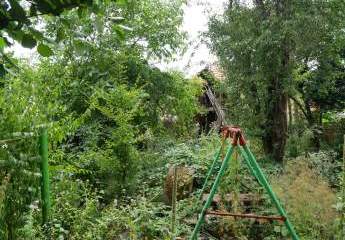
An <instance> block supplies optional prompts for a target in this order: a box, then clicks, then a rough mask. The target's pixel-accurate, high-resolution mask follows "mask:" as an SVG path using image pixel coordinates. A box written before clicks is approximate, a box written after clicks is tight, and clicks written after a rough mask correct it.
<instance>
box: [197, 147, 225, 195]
mask: <svg viewBox="0 0 345 240" xmlns="http://www.w3.org/2000/svg"><path fill="white" fill-rule="evenodd" d="M222 148H223V147H220V148H219V150H218V152H217V153H216V154H215V156H214V160H213V163H212V165H211V167H210V169H209V170H208V172H207V175H206V178H205V181H204V184H203V186H202V188H201V190H200V195H199V199H201V198H202V194H203V192H204V191H205V189H206V187H207V182H208V180H209V178H210V177H211V175H212V172H213V170H214V168H215V167H216V163H217V161H218V160H219V157H220V154H221V153H222Z"/></svg>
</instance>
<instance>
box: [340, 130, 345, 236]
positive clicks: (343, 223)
mask: <svg viewBox="0 0 345 240" xmlns="http://www.w3.org/2000/svg"><path fill="white" fill-rule="evenodd" d="M341 187H342V197H341V200H342V203H343V206H342V210H343V211H342V213H341V218H340V238H341V239H345V135H344V143H343V179H342V186H341Z"/></svg>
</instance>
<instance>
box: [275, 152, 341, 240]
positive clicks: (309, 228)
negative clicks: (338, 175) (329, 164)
mask: <svg viewBox="0 0 345 240" xmlns="http://www.w3.org/2000/svg"><path fill="white" fill-rule="evenodd" d="M307 162H308V160H306V159H305V158H298V159H296V160H294V161H291V162H289V163H288V164H287V166H286V168H285V170H284V173H283V174H282V175H280V176H279V177H278V176H277V177H275V178H274V179H273V184H272V185H273V188H274V190H275V191H276V193H277V194H278V196H279V197H280V199H281V201H282V202H283V203H284V205H285V206H286V209H287V212H288V214H289V216H290V217H291V220H292V223H293V225H294V226H295V227H296V230H297V232H298V234H299V235H300V236H301V237H303V238H304V239H310V240H314V239H330V238H331V237H332V236H333V235H334V234H333V233H334V231H333V230H334V219H335V217H336V211H335V209H334V208H333V205H334V204H335V202H336V196H335V193H334V192H333V191H332V189H331V188H330V187H329V186H328V184H327V183H326V182H325V181H324V180H323V179H322V178H321V177H320V176H319V175H318V174H317V172H316V171H315V170H314V169H311V168H310V167H309V166H308V163H307Z"/></svg>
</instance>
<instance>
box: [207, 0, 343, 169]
mask: <svg viewBox="0 0 345 240" xmlns="http://www.w3.org/2000/svg"><path fill="white" fill-rule="evenodd" d="M343 5H344V3H343V1H340V0H338V1H336V0H335V1H297V0H288V1H277V0H268V1H262V0H255V1H253V2H252V4H249V5H246V4H241V3H239V2H238V1H231V4H229V5H228V8H227V9H226V11H225V13H224V14H223V16H221V17H214V18H212V20H211V22H210V31H209V36H210V38H211V42H212V47H213V50H214V51H215V52H216V54H217V55H218V57H219V60H220V63H221V65H222V66H223V68H224V70H225V72H226V73H227V78H228V80H229V84H228V88H229V92H230V95H231V96H232V98H233V99H232V100H233V103H232V104H234V105H233V107H235V105H237V106H238V105H239V104H240V105H241V107H242V108H241V110H240V111H242V116H239V115H240V114H241V113H240V111H236V115H237V116H233V117H235V119H237V120H238V121H240V122H244V123H245V125H246V126H248V127H250V128H251V129H254V130H256V131H255V133H257V134H258V135H259V136H260V138H261V139H262V143H263V146H264V150H265V152H266V154H268V155H270V156H272V157H273V158H274V159H275V160H276V161H278V162H281V161H282V160H283V157H284V148H285V144H286V140H287V137H288V132H287V102H288V97H289V95H294V94H295V89H296V88H295V79H294V74H293V73H294V70H295V69H296V68H297V66H298V65H299V63H301V62H303V61H305V60H306V59H307V62H312V61H317V59H318V57H319V55H320V53H321V52H322V51H321V50H322V49H324V48H326V47H327V46H328V44H330V42H327V40H329V39H331V36H332V35H334V32H335V31H339V29H340V28H341V26H340V23H341V17H342V14H343V13H341V12H339V11H338V10H337V9H342V8H343V7H344V6H343ZM233 113H234V111H233ZM248 115H253V116H255V119H254V121H253V118H248Z"/></svg>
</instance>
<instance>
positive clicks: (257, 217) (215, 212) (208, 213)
mask: <svg viewBox="0 0 345 240" xmlns="http://www.w3.org/2000/svg"><path fill="white" fill-rule="evenodd" d="M206 214H207V215H214V216H230V217H239V218H254V219H267V220H276V221H282V222H284V221H285V219H286V218H285V217H284V216H263V215H254V214H243V213H229V212H220V211H207V212H206Z"/></svg>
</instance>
